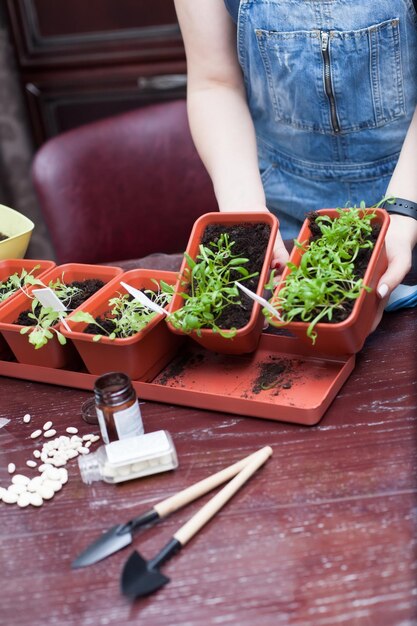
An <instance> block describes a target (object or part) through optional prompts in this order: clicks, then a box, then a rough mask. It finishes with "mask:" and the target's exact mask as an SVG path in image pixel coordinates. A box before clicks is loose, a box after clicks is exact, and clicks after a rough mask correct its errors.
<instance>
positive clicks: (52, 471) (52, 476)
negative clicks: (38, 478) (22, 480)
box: [45, 467, 61, 480]
mask: <svg viewBox="0 0 417 626" xmlns="http://www.w3.org/2000/svg"><path fill="white" fill-rule="evenodd" d="M45 475H46V477H47V478H49V480H59V479H60V476H61V473H60V471H59V470H58V469H57V468H56V467H47V468H46V470H45Z"/></svg>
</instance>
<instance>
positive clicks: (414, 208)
mask: <svg viewBox="0 0 417 626" xmlns="http://www.w3.org/2000/svg"><path fill="white" fill-rule="evenodd" d="M384 208H385V210H386V211H387V213H395V214H397V215H405V216H406V217H413V218H414V219H415V220H417V202H411V200H404V198H395V201H394V202H393V203H392V204H391V203H388V202H386V203H385V206H384Z"/></svg>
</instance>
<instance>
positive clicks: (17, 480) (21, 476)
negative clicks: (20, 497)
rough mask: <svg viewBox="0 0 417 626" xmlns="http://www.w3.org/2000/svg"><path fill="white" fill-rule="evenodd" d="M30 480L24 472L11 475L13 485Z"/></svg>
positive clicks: (23, 483)
mask: <svg viewBox="0 0 417 626" xmlns="http://www.w3.org/2000/svg"><path fill="white" fill-rule="evenodd" d="M29 482H30V478H28V476H25V475H24V474H15V475H14V476H12V483H13V484H14V485H27V484H28V483H29Z"/></svg>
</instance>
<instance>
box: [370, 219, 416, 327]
mask: <svg viewBox="0 0 417 626" xmlns="http://www.w3.org/2000/svg"><path fill="white" fill-rule="evenodd" d="M390 220H391V221H390V225H389V228H388V231H387V234H386V237H385V246H386V250H387V256H388V268H387V270H386V272H385V273H384V274H383V276H381V278H380V280H379V283H378V287H377V293H378V296H379V297H380V298H381V303H380V305H379V309H378V314H377V317H376V319H375V322H374V325H373V328H372V330H374V329H375V328H376V327H377V326H378V324H379V322H380V320H381V317H382V314H383V312H384V308H385V306H386V304H387V301H388V298H389V296H390V294H391V292H392V291H393V290H394V289H395V287H397V286H398V285H399V284H400V283H401V281H402V280H403V278H404V276H405V275H406V274H408V272H409V271H410V269H411V260H412V252H413V248H414V246H415V245H416V244H417V220H415V219H413V218H412V217H405V216H403V215H390Z"/></svg>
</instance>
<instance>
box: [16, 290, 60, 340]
mask: <svg viewBox="0 0 417 626" xmlns="http://www.w3.org/2000/svg"><path fill="white" fill-rule="evenodd" d="M64 315H65V312H63V311H54V309H51V308H50V307H43V306H41V305H40V303H39V302H38V300H37V299H36V298H34V299H33V302H32V306H31V312H30V313H28V317H30V318H31V319H33V320H36V325H35V326H24V327H23V328H22V329H21V330H20V334H21V335H26V333H29V335H28V341H29V343H30V344H32V345H33V346H35V350H39V348H42V347H43V346H44V345H46V344H47V343H48V341H49V340H50V339H52V337H53V336H54V333H55V334H56V336H57V339H58V341H59V343H60V344H61V345H65V344H66V341H67V340H66V338H65V337H64V335H63V334H62V333H60V332H59V331H58V330H57V329H56V328H54V326H55V325H56V324H57V323H58V322H59V321H60V320H61V319H62V317H63V316H64Z"/></svg>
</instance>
